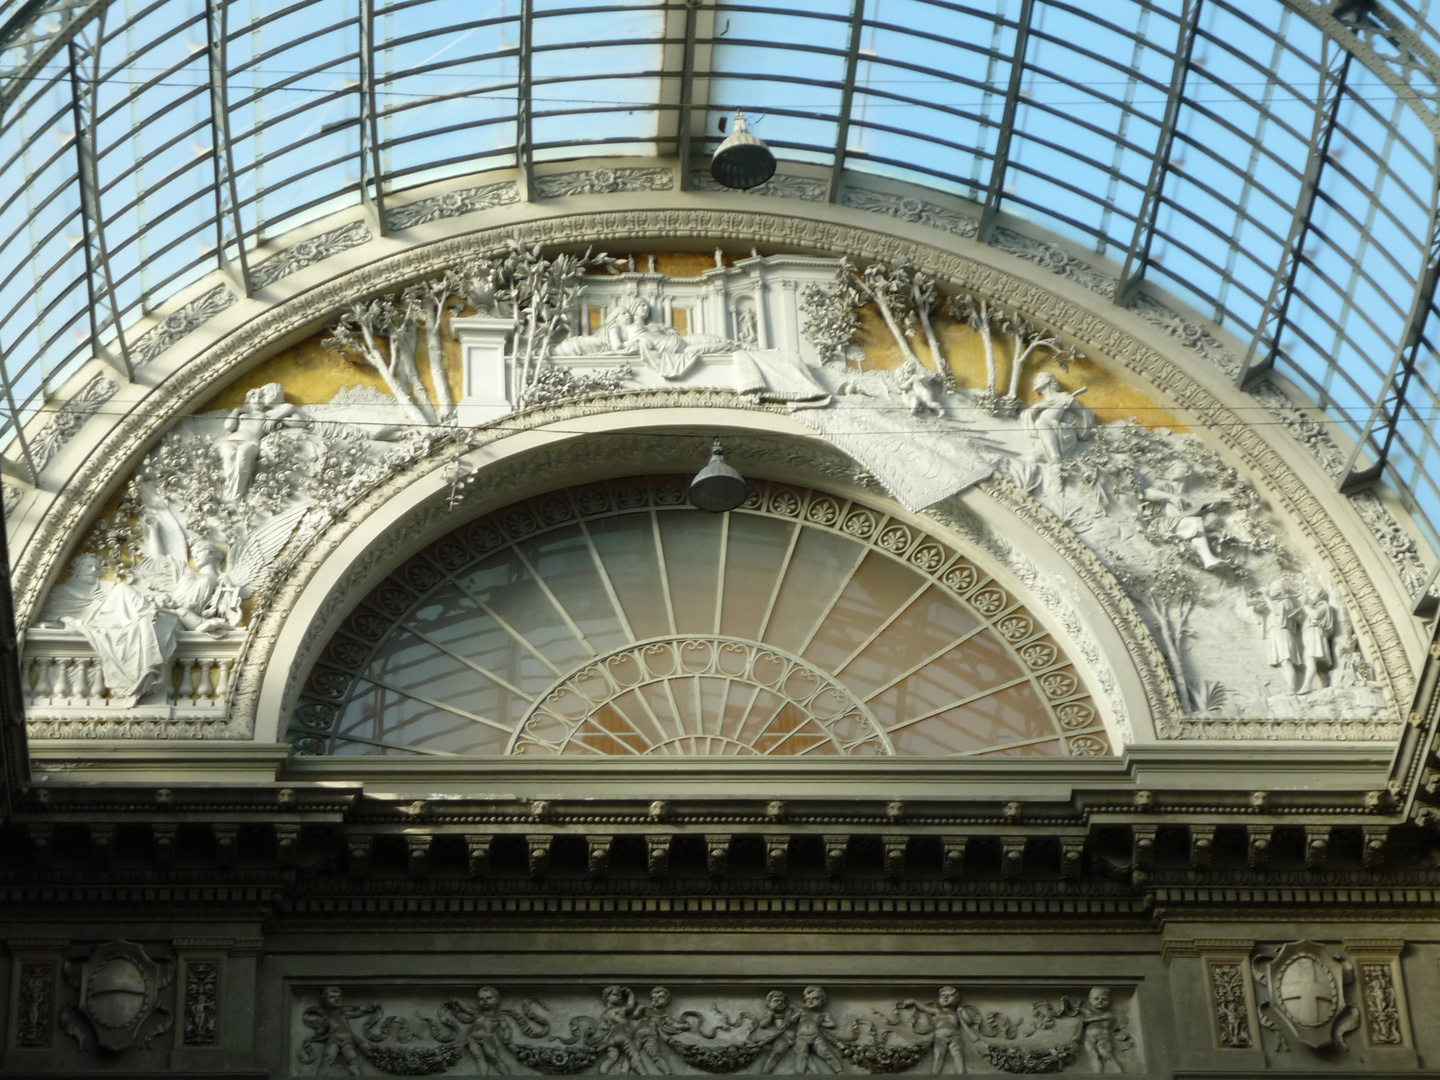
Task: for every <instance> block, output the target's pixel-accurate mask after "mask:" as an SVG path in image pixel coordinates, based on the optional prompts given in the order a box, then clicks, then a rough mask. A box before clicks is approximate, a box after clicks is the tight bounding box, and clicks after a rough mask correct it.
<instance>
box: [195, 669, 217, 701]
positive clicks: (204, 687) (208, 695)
mask: <svg viewBox="0 0 1440 1080" xmlns="http://www.w3.org/2000/svg"><path fill="white" fill-rule="evenodd" d="M214 663H215V661H214V660H201V661H200V684H199V685H198V686H196V687H195V704H197V705H209V704H212V703H213V702H214V699H215V685H214V683H212V682H211V681H210V668H211V666H212V665H213V664H214Z"/></svg>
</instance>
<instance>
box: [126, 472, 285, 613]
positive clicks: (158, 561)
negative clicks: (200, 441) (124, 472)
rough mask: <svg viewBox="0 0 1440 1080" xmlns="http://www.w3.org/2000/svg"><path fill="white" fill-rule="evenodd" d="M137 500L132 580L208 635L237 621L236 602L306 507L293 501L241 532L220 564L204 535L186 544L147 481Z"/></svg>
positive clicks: (259, 575)
mask: <svg viewBox="0 0 1440 1080" xmlns="http://www.w3.org/2000/svg"><path fill="white" fill-rule="evenodd" d="M140 499H141V514H142V517H143V519H144V536H143V537H142V539H141V542H140V549H141V553H142V554H143V555H144V558H143V559H141V560H140V561H139V563H138V564H137V565H136V567H135V579H136V584H137V585H138V586H139V587H140V588H141V589H143V590H144V591H146V592H149V593H151V594H152V595H154V596H155V598H156V603H157V606H158V607H159V608H161V609H162V610H165V611H169V612H172V613H173V614H174V615H175V617H176V618H177V619H178V620H179V622H180V625H181V626H182V627H184V628H185V629H186V630H199V631H202V632H203V633H206V634H210V635H211V636H213V637H224V636H225V635H226V634H228V633H229V632H230V631H231V630H233V629H235V628H237V627H238V626H239V625H240V619H241V609H240V602H241V601H242V600H244V599H246V598H247V597H249V596H251V595H252V594H253V593H254V591H255V588H256V586H258V585H259V584H260V582H261V581H262V579H263V578H264V576H265V574H266V573H267V571H268V570H269V568H270V566H271V564H272V562H273V561H274V559H275V556H276V555H278V554H279V553H280V550H281V549H282V548H283V547H284V546H285V544H286V543H287V542H288V541H289V539H290V536H291V534H292V533H294V531H295V529H296V528H297V527H298V526H299V524H300V522H301V520H302V519H303V518H304V517H305V515H306V514H308V513H309V512H310V510H311V509H312V507H311V506H310V505H309V504H306V503H298V504H296V505H294V506H290V507H287V508H286V509H284V510H281V511H280V512H279V513H277V514H274V515H272V516H271V517H269V518H267V519H266V520H265V521H263V522H261V523H260V524H259V525H258V526H256V527H255V528H254V529H252V530H250V531H249V532H248V533H243V534H242V535H241V537H240V538H239V539H238V540H237V541H236V542H235V543H234V544H233V545H231V548H230V553H229V558H228V560H226V562H225V564H224V565H223V568H222V555H221V552H220V549H219V548H218V547H216V546H215V545H214V544H212V543H211V542H210V541H208V540H205V539H196V540H194V541H193V542H192V541H191V539H190V536H189V534H188V533H187V531H186V529H185V526H184V525H183V524H182V523H181V521H180V518H179V516H178V515H176V513H175V511H174V510H172V509H171V508H170V505H169V504H168V503H167V502H165V501H164V500H163V499H162V498H160V497H159V496H158V495H157V494H156V493H155V492H154V490H153V489H152V488H150V487H149V485H143V486H142V487H141V489H140ZM192 563H193V565H192Z"/></svg>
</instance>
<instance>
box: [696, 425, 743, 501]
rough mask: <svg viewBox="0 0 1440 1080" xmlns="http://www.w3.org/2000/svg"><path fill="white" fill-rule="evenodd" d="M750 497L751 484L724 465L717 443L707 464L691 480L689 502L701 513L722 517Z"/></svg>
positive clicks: (723, 457) (718, 443) (717, 442)
mask: <svg viewBox="0 0 1440 1080" xmlns="http://www.w3.org/2000/svg"><path fill="white" fill-rule="evenodd" d="M749 497H750V485H749V484H747V483H746V482H745V478H744V477H743V476H741V475H740V474H739V473H738V472H736V471H735V469H734V468H732V467H731V466H729V465H727V464H725V455H724V454H722V453H721V452H720V440H719V439H716V440H715V445H714V447H712V448H711V450H710V463H709V464H708V465H706V466H705V467H704V468H703V469H701V470H700V471H699V472H698V473H696V474H695V479H694V480H692V481H690V501H691V503H693V504H694V505H695V506H697V507H699V508H700V509H701V510H708V511H710V513H712V514H723V513H725V512H726V511H727V510H734V509H735V508H736V507H737V506H740V505H742V504H744V502H745V500H746V499H748V498H749Z"/></svg>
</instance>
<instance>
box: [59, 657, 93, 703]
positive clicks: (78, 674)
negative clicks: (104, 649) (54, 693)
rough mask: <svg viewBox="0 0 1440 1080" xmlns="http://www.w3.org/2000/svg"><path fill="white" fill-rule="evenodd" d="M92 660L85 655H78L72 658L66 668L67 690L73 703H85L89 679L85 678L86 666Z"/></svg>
mask: <svg viewBox="0 0 1440 1080" xmlns="http://www.w3.org/2000/svg"><path fill="white" fill-rule="evenodd" d="M91 662H92V661H90V660H88V659H85V658H83V657H76V658H75V659H73V660H71V661H70V662H69V664H68V665H67V667H66V669H65V692H66V694H67V696H68V697H69V698H70V704H71V705H77V706H79V705H84V704H85V691H86V686H87V680H86V678H85V667H86V665H87V664H89V663H91Z"/></svg>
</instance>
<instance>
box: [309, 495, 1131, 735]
mask: <svg viewBox="0 0 1440 1080" xmlns="http://www.w3.org/2000/svg"><path fill="white" fill-rule="evenodd" d="M289 737H290V740H291V742H292V743H294V744H295V746H296V749H297V751H298V752H300V753H305V754H336V755H374V754H381V755H386V754H421V755H434V754H440V755H466V756H508V755H517V754H523V755H526V756H533V755H541V756H545V755H558V754H571V755H585V756H753V755H766V756H837V755H869V756H890V755H897V756H950V755H965V756H975V755H997V754H998V755H1022V756H1028V755H1042V756H1066V755H1077V756H1093V755H1096V754H1106V753H1109V752H1110V740H1109V736H1108V735H1107V734H1106V732H1105V729H1104V725H1103V722H1102V721H1101V719H1100V716H1099V713H1098V711H1097V709H1096V707H1095V703H1094V701H1093V699H1092V698H1091V696H1090V693H1089V690H1088V688H1087V687H1086V686H1085V685H1084V683H1083V681H1082V679H1081V677H1080V675H1079V674H1078V673H1077V671H1076V669H1075V666H1074V665H1073V664H1072V663H1071V661H1070V659H1069V658H1068V657H1067V656H1066V655H1065V652H1064V650H1063V649H1062V648H1061V646H1060V644H1059V643H1058V642H1057V641H1056V640H1055V639H1054V638H1053V637H1052V636H1050V634H1049V633H1048V632H1047V631H1046V629H1045V627H1044V625H1043V624H1042V623H1041V621H1040V620H1039V619H1037V618H1036V617H1035V616H1034V615H1033V614H1031V613H1030V612H1029V611H1028V610H1027V609H1026V608H1025V607H1024V606H1023V604H1021V603H1020V602H1019V600H1018V599H1017V598H1016V597H1015V596H1014V595H1012V594H1011V592H1010V591H1009V590H1008V589H1007V588H1006V587H1005V586H1003V585H1002V584H1001V583H999V582H997V581H995V580H994V579H993V578H991V577H990V576H989V575H987V574H986V573H985V572H984V571H983V570H982V569H981V568H980V567H979V566H977V565H976V564H975V563H973V562H971V561H970V560H969V559H967V558H965V557H964V555H962V554H961V553H960V552H958V551H956V550H954V548H953V547H951V546H949V545H947V544H945V543H944V542H943V541H941V540H939V539H937V538H935V537H933V536H930V535H929V534H927V533H925V532H923V531H922V530H920V529H917V528H916V527H915V526H914V525H913V524H911V523H909V522H907V521H903V520H900V519H897V518H893V517H890V516H889V515H887V514H885V513H883V512H881V511H879V510H876V509H873V508H870V507H867V506H864V505H861V504H859V503H855V502H851V501H849V500H847V499H844V498H841V497H839V496H835V495H830V494H827V493H824V492H820V491H814V490H809V489H805V488H801V487H795V486H793V485H788V484H783V483H778V482H765V483H761V482H756V483H755V484H754V485H753V490H752V494H751V497H750V499H749V501H748V502H747V503H746V504H745V505H744V506H743V507H741V508H740V509H738V510H735V511H732V512H730V513H728V514H708V513H705V512H702V511H699V510H696V509H694V508H693V507H691V506H689V505H688V504H687V503H686V501H685V479H684V478H682V477H670V476H650V477H632V478H627V479H621V480H614V481H607V482H604V483H597V484H588V485H584V486H579V487H573V488H568V489H565V490H563V491H557V492H552V493H550V494H548V495H543V496H540V497H537V498H534V499H530V500H527V501H525V502H521V503H516V504H514V505H511V506H508V507H505V508H503V509H500V510H497V511H495V512H493V513H491V514H488V515H486V516H485V517H482V518H480V519H478V520H476V521H473V522H471V523H469V524H467V525H465V526H462V527H461V528H459V529H457V530H455V531H454V532H452V533H450V534H449V535H447V536H445V537H443V538H441V539H440V540H438V541H436V542H435V543H433V544H431V545H430V546H429V547H428V548H426V549H425V550H423V551H421V552H419V553H418V554H416V555H415V556H413V557H412V558H411V559H410V560H409V561H407V562H406V563H405V564H404V565H402V566H401V567H399V568H398V569H397V570H395V571H394V572H393V573H391V574H390V575H389V576H388V577H387V578H385V579H384V580H383V581H382V582H381V583H380V584H379V585H378V586H376V587H375V588H374V589H373V590H372V591H371V593H370V595H369V596H368V597H366V599H365V600H364V601H362V602H361V603H360V604H359V605H358V606H357V607H356V608H355V610H354V611H353V612H352V613H351V614H350V616H349V617H348V618H347V619H346V620H345V622H344V623H343V624H342V627H341V628H340V630H338V631H337V632H336V634H335V635H334V637H333V638H332V640H331V641H330V643H329V644H328V645H327V646H326V648H325V650H324V651H323V652H322V654H321V657H320V660H319V661H318V662H317V664H316V666H315V668H314V670H313V671H312V672H311V673H310V675H309V678H308V679H307V680H306V683H305V686H304V690H303V691H302V693H301V695H300V699H299V701H298V703H297V706H296V709H295V712H294V714H293V716H292V718H291V724H290V733H289Z"/></svg>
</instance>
